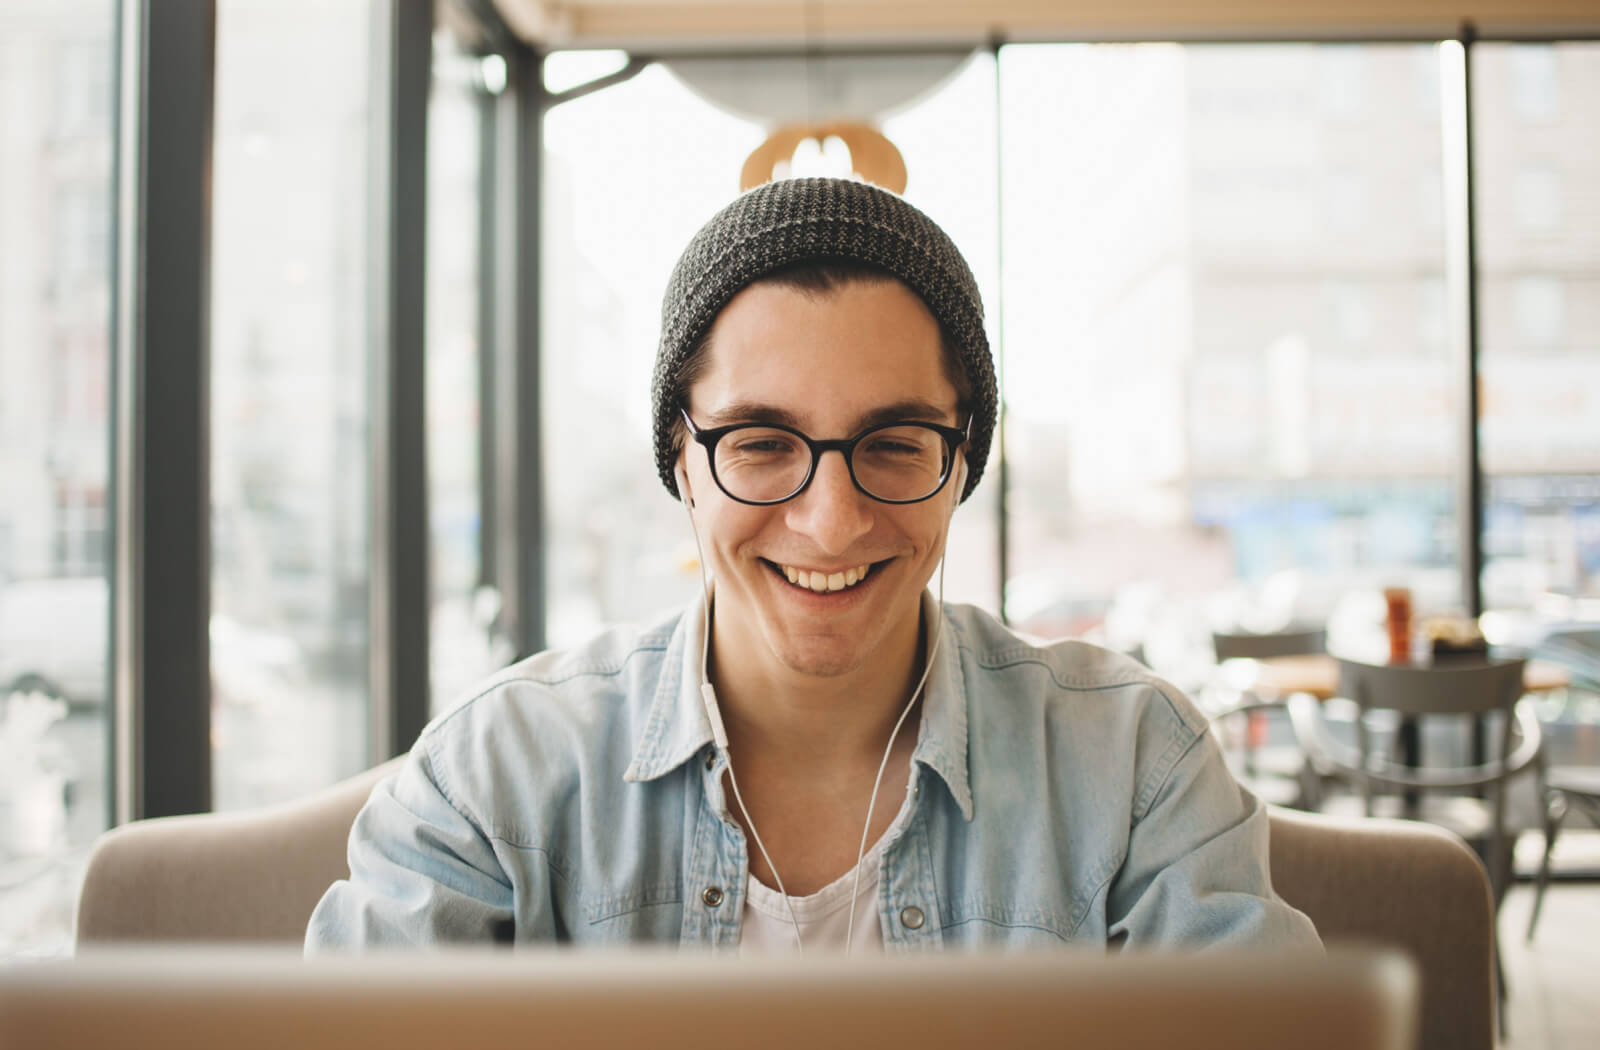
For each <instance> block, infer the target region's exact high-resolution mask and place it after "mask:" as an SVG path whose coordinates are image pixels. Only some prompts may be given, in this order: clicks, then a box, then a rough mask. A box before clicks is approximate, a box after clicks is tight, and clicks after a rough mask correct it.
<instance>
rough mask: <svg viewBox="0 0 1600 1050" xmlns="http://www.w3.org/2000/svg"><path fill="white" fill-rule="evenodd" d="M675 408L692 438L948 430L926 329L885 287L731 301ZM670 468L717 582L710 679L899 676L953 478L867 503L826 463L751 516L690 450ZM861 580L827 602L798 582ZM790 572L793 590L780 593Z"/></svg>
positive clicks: (763, 292) (915, 301)
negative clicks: (788, 431) (818, 577)
mask: <svg viewBox="0 0 1600 1050" xmlns="http://www.w3.org/2000/svg"><path fill="white" fill-rule="evenodd" d="M688 409H689V415H690V417H691V418H692V419H693V420H694V422H695V425H696V426H697V427H699V428H701V429H706V428H708V427H720V426H728V425H731V424H734V423H747V422H780V423H786V424H788V425H790V426H793V427H795V428H796V429H798V430H800V431H802V432H804V433H805V434H807V435H809V436H810V437H812V438H816V439H828V438H849V437H853V436H855V435H856V434H858V433H860V432H861V431H862V430H864V429H866V428H867V427H868V426H871V425H873V424H875V423H880V422H886V421H889V420H890V419H893V420H918V421H923V422H929V423H942V424H945V425H949V426H955V425H958V422H959V421H958V420H957V418H956V410H957V404H956V390H955V386H954V385H953V384H952V383H951V382H950V380H949V379H948V378H947V376H946V374H945V370H944V366H943V359H942V354H941V344H940V338H939V327H938V324H937V322H935V320H934V318H933V315H932V314H931V313H930V312H929V311H928V308H927V306H926V305H924V304H923V302H922V300H921V299H919V298H918V297H917V295H916V294H915V293H914V292H912V291H911V290H910V289H909V288H907V287H906V286H905V285H904V284H901V283H900V282H899V281H893V280H886V281H880V282H873V283H861V282H852V283H849V284H846V285H845V286H843V287H841V288H839V289H837V290H835V291H834V292H831V293H826V294H822V295H812V294H808V293H806V292H802V291H799V290H797V289H793V288H786V287H783V286H780V285H775V284H763V283H757V284H754V285H751V286H750V287H748V288H746V289H744V290H743V291H741V292H740V293H739V294H738V295H736V296H735V297H734V298H733V300H732V301H731V302H729V303H728V305H727V306H726V307H725V308H724V309H723V310H722V312H721V314H719V315H718V317H717V320H716V322H715V324H714V325H713V326H712V329H711V345H710V348H709V357H708V360H707V365H706V368H705V370H704V372H703V373H702V374H701V376H700V378H699V379H698V380H697V381H696V382H695V383H694V385H693V386H692V387H691V388H690V389H689V405H688ZM886 416H887V418H886ZM962 454H963V453H959V452H958V453H957V455H958V457H959V456H960V455H962ZM681 455H682V457H683V459H682V462H683V465H684V469H685V470H686V471H687V474H688V482H689V491H690V493H691V494H692V495H693V498H694V510H693V514H694V516H695V522H696V525H697V528H698V530H699V533H700V537H701V542H702V545H703V547H704V550H705V556H706V560H707V561H708V563H709V568H710V569H711V571H712V573H713V575H714V576H715V578H716V581H717V593H716V602H717V604H716V641H717V662H718V666H719V667H723V666H726V665H727V664H728V662H729V661H740V660H746V659H750V660H755V661H758V666H757V668H754V669H756V670H758V672H764V673H768V674H772V675H778V676H780V677H781V676H782V670H783V669H787V671H788V672H790V673H800V674H805V675H812V676H823V677H828V676H836V675H842V674H848V673H850V672H851V671H854V670H857V669H858V668H861V667H863V666H864V665H866V663H867V661H869V660H873V659H879V660H883V659H901V660H905V661H907V664H908V666H909V662H910V660H911V659H913V658H914V653H915V646H916V639H917V631H918V624H919V616H920V603H921V594H922V591H923V588H924V587H926V586H927V583H928V579H929V577H930V576H932V574H933V570H934V567H935V566H936V565H937V564H938V561H939V557H940V555H941V553H942V552H943V550H944V543H945V534H946V531H947V529H948V526H949V518H950V511H951V507H952V505H953V503H954V501H955V500H956V499H957V498H958V496H959V486H958V485H957V484H956V483H955V479H954V478H952V479H951V480H950V481H947V482H946V483H945V486H944V488H942V489H940V490H939V492H938V493H937V494H936V495H935V496H934V497H933V498H932V499H929V500H925V501H923V502H921V503H913V504H906V505H899V506H895V505H890V504H887V503H880V502H878V501H876V500H874V499H872V498H871V497H869V496H867V495H866V494H865V493H863V492H861V491H860V490H859V489H857V488H856V487H855V485H854V484H853V483H852V482H851V480H850V471H849V468H848V466H847V465H846V463H845V461H844V457H843V456H842V455H838V454H835V453H833V452H828V453H824V454H823V456H822V457H821V459H820V460H819V461H818V463H817V470H816V475H815V476H814V477H813V478H812V481H811V484H810V486H809V487H807V488H806V490H805V491H804V492H802V493H801V494H800V495H798V496H796V497H795V498H794V499H792V500H789V501H788V502H786V503H780V504H777V505H774V506H767V507H752V506H747V505H745V504H741V503H738V502H736V501H734V500H732V499H730V498H728V496H727V495H726V494H725V493H724V492H723V491H722V490H721V489H720V488H718V487H717V483H716V482H715V481H714V480H713V479H712V476H711V471H710V467H709V464H708V462H707V459H706V452H705V449H704V448H703V447H702V446H700V445H698V444H696V443H694V442H693V441H688V442H686V443H685V449H684V452H683V453H682V454H681ZM862 567H866V568H867V572H866V575H865V577H864V578H862V579H860V580H858V581H857V582H855V583H854V584H852V585H848V586H845V587H843V588H842V589H839V590H832V589H824V590H823V591H821V592H818V591H817V590H815V589H814V588H813V587H812V586H810V585H809V581H810V580H811V578H812V574H813V573H821V574H822V576H823V577H829V576H833V575H834V574H844V576H845V579H846V580H848V579H849V578H850V577H851V576H852V575H853V574H854V573H853V570H859V569H861V568H862ZM790 570H794V571H795V572H796V573H797V575H798V574H801V573H803V574H804V575H803V576H800V579H802V580H805V581H807V582H806V584H805V585H802V584H800V583H793V582H790V579H789V575H788V574H789V571H790Z"/></svg>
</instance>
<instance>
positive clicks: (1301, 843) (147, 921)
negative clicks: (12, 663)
mask: <svg viewBox="0 0 1600 1050" xmlns="http://www.w3.org/2000/svg"><path fill="white" fill-rule="evenodd" d="M400 761H401V760H399V759H396V760H393V761H391V762H387V763H385V764H384V765H381V766H378V767H377V768H375V769H371V770H368V771H367V772H365V773H362V774H360V775H358V776H356V777H353V778H351V779H350V780H347V781H344V782H343V783H341V784H336V785H334V786H333V787H330V788H328V789H326V790H324V791H322V792H319V793H317V794H315V795H312V796H309V797H307V798H305V799H303V800H300V801H296V802H291V803H287V804H285V805H281V806H276V807H273V808H272V809H268V810H262V811H260V812H258V813H242V814H206V815H199V816H189V817H165V818H161V819H157V820H148V821H139V822H136V823H133V824H129V825H126V826H124V827H122V828H118V829H116V830H114V831H111V832H108V833H107V834H106V835H104V836H102V838H101V840H100V842H99V843H97V844H96V846H95V849H94V852H93V854H92V855H91V857H90V860H89V868H88V873H87V875H86V877H85V879H84V883H83V890H82V892H81V895H80V897H79V900H78V927H77V940H78V945H79V948H80V949H92V948H94V947H97V946H107V945H114V944H126V943H129V942H178V941H265V942H280V943H282V942H287V943H299V942H300V941H301V940H302V938H304V936H305V928H306V923H307V921H308V920H309V919H310V917H311V911H312V909H313V908H314V907H315V906H316V902H317V901H318V899H320V897H321V896H322V893H323V891H324V890H325V889H327V887H328V886H329V885H330V884H331V883H332V882H333V881H334V880H335V879H340V878H344V877H345V876H346V875H347V874H348V872H349V869H348V868H347V867H346V862H345V844H346V840H347V839H348V837H349V833H350V825H351V823H352V822H353V821H354V819H355V815H356V812H357V811H358V810H359V809H360V808H361V805H362V804H363V803H364V802H365V801H366V798H367V796H368V795H369V794H370V793H371V791H372V788H373V786H374V785H375V784H376V783H377V782H378V781H379V780H380V779H381V778H382V777H384V776H386V775H388V774H389V773H391V772H393V771H394V770H395V769H396V768H397V767H398V765H399V762H400ZM1270 813H1271V866H1272V882H1273V886H1274V888H1276V890H1277V891H1278V893H1279V894H1281V895H1282V896H1283V898H1284V899H1285V900H1287V901H1288V902H1289V903H1290V904H1292V905H1294V906H1295V907H1297V908H1299V909H1300V910H1302V911H1304V912H1305V913H1306V914H1307V915H1309V916H1310V917H1311V920H1312V921H1313V922H1314V923H1316V925H1317V929H1318V930H1320V931H1321V932H1322V935H1323V937H1324V938H1325V939H1327V940H1331V941H1344V940H1361V941H1366V942H1371V943H1379V944H1387V945H1393V946H1395V947H1398V948H1400V949H1402V950H1404V951H1406V952H1407V953H1409V954H1410V955H1411V956H1412V957H1413V958H1414V959H1415V960H1416V962H1417V964H1418V966H1419V968H1420V970H1421V973H1422V1022H1421V1034H1422V1038H1421V1042H1420V1043H1419V1044H1418V1045H1419V1047H1420V1048H1421V1050H1445V1048H1465V1050H1490V1048H1491V1046H1492V1043H1493V1040H1492V1027H1491V1017H1492V1011H1493V1003H1494V997H1493V972H1492V967H1491V963H1490V960H1491V958H1492V955H1491V944H1492V931H1493V926H1492V918H1491V916H1492V912H1491V903H1490V897H1489V886H1488V880H1487V879H1486V878H1485V877H1484V873H1483V867H1482V865H1481V864H1480V863H1479V862H1478V860H1477V858H1476V857H1475V856H1473V854H1472V851H1471V850H1469V849H1467V848H1466V846H1465V845H1463V844H1462V842H1461V841H1460V840H1459V839H1457V838H1455V837H1454V836H1452V835H1450V834H1448V833H1447V832H1444V831H1441V830H1439V829H1437V828H1433V827H1429V826H1428V825H1425V824H1418V823H1414V822H1408V821H1397V820H1358V819H1349V818H1338V817H1328V816H1323V815H1320V814H1311V813H1297V812H1292V811H1289V810H1283V809H1277V808H1272V809H1271V810H1270Z"/></svg>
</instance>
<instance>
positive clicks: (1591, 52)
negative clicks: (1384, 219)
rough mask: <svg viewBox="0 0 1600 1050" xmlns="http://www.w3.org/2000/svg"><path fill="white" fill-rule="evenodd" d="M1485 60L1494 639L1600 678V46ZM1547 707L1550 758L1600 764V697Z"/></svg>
mask: <svg viewBox="0 0 1600 1050" xmlns="http://www.w3.org/2000/svg"><path fill="white" fill-rule="evenodd" d="M1473 54H1474V59H1475V60H1474V64H1473V73H1474V83H1473V92H1474V96H1473V97H1474V106H1473V117H1474V118H1475V120H1476V125H1475V126H1474V128H1473V133H1474V136H1475V143H1474V145H1475V157H1476V170H1475V174H1476V176H1477V195H1476V203H1477V215H1478V222H1479V235H1478V273H1479V280H1480V284H1479V300H1478V302H1479V323H1480V332H1481V336H1480V346H1481V354H1482V357H1481V370H1480V371H1481V382H1482V391H1483V405H1482V414H1481V417H1480V419H1481V425H1480V428H1479V432H1480V434H1481V435H1482V441H1483V469H1484V474H1485V481H1484V498H1485V510H1484V516H1485V532H1486V536H1485V541H1484V555H1485V565H1484V571H1483V577H1482V586H1483V599H1484V606H1485V607H1486V608H1487V609H1489V610H1490V615H1488V616H1486V617H1485V631H1486V632H1488V633H1491V636H1492V637H1493V638H1494V639H1495V640H1499V641H1504V642H1508V643H1514V644H1521V645H1535V646H1539V645H1542V646H1543V648H1544V649H1545V650H1546V654H1547V655H1560V656H1561V657H1562V658H1563V659H1569V660H1573V661H1575V666H1577V667H1579V668H1581V669H1582V673H1583V674H1584V677H1585V678H1586V679H1587V681H1588V682H1590V683H1600V642H1597V641H1596V640H1595V636H1594V633H1593V628H1594V625H1595V624H1596V623H1600V194H1597V193H1596V190H1595V187H1597V186H1600V156H1597V155H1596V152H1595V149H1594V129H1595V127H1596V126H1597V125H1600V92H1597V91H1596V87H1595V85H1596V83H1597V82H1600V44H1596V43H1569V44H1483V45H1480V46H1478V47H1477V48H1476V49H1475V50H1474V52H1473ZM1574 624H1586V625H1587V630H1588V631H1589V638H1588V641H1587V642H1584V641H1582V639H1581V637H1574V636H1573V627H1572V625H1574ZM1552 635H1554V636H1555V637H1553V638H1552V637H1551V636H1552ZM1563 636H1565V640H1564V641H1563ZM1547 639H1548V640H1547ZM1543 706H1544V710H1543V712H1542V716H1543V717H1544V718H1545V720H1546V722H1547V726H1546V735H1545V744H1546V748H1547V751H1548V754H1549V756H1550V760H1551V761H1552V762H1554V763H1557V764H1561V763H1567V762H1582V763H1586V764H1600V733H1597V732H1596V731H1595V730H1596V727H1597V725H1600V703H1597V702H1596V699H1595V696H1594V693H1593V692H1592V691H1585V690H1573V691H1572V692H1571V693H1570V695H1560V696H1557V695H1552V696H1550V697H1547V698H1546V699H1545V701H1544V703H1543Z"/></svg>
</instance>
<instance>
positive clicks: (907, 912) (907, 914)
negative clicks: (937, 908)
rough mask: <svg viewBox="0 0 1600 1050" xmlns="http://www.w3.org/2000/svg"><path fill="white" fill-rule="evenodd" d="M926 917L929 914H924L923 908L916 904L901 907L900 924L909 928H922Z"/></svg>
mask: <svg viewBox="0 0 1600 1050" xmlns="http://www.w3.org/2000/svg"><path fill="white" fill-rule="evenodd" d="M926 918H927V916H925V915H923V914H922V909H921V908H919V907H917V906H916V905H915V904H913V905H911V906H910V907H909V908H901V909H900V924H901V925H902V926H904V927H905V928H906V929H908V930H920V929H922V923H923V922H924V921H925V920H926Z"/></svg>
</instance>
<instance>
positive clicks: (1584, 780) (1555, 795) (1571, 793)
mask: <svg viewBox="0 0 1600 1050" xmlns="http://www.w3.org/2000/svg"><path fill="white" fill-rule="evenodd" d="M1573 809H1577V810H1578V811H1579V812H1581V813H1582V814H1583V815H1584V816H1585V817H1586V818H1588V820H1589V822H1590V823H1592V824H1594V825H1595V826H1596V827H1600V769H1596V768H1594V767H1592V766H1591V767H1574V768H1569V769H1552V770H1551V771H1550V772H1549V774H1548V775H1547V777H1546V779H1545V792H1544V856H1543V857H1542V858H1540V860H1539V880H1538V886H1537V888H1536V889H1535V890H1534V893H1533V914H1532V915H1530V916H1529V917H1528V941H1529V942H1530V943H1531V942H1532V941H1533V931H1534V928H1535V927H1536V926H1538V925H1539V908H1540V906H1541V905H1543V904H1544V888H1545V886H1547V885H1548V884H1549V882H1550V854H1551V853H1552V852H1553V851H1554V850H1555V845H1556V835H1557V834H1559V833H1560V831H1561V822H1562V821H1563V820H1565V819H1566V816H1567V813H1568V812H1570V811H1571V810H1573Z"/></svg>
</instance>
